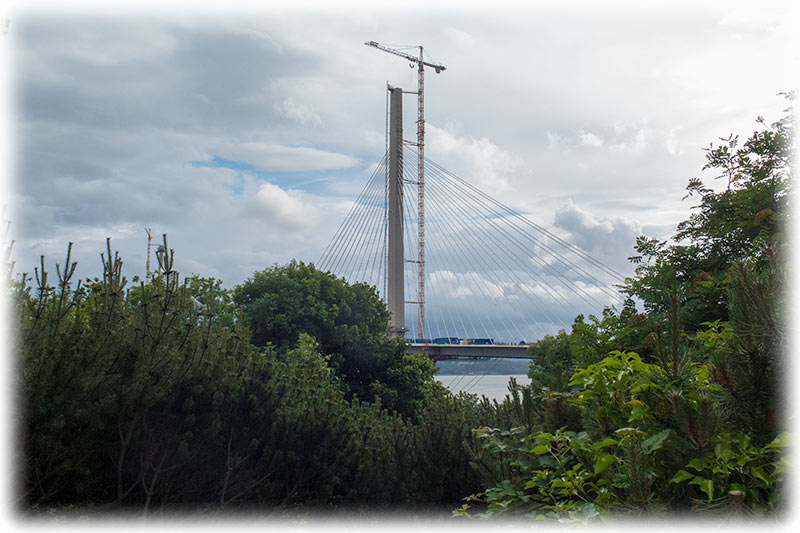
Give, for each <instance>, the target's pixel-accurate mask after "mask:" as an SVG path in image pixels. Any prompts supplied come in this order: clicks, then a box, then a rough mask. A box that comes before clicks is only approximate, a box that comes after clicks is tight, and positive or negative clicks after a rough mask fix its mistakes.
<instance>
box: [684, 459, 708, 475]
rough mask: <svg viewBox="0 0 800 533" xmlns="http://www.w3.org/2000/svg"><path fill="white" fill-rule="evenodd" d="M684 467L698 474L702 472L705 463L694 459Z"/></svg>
mask: <svg viewBox="0 0 800 533" xmlns="http://www.w3.org/2000/svg"><path fill="white" fill-rule="evenodd" d="M686 466H688V467H689V468H694V469H695V470H697V471H698V472H700V471H701V470H703V469H704V468H705V467H706V463H705V461H703V460H702V459H698V458H696V457H695V458H694V459H692V460H691V461H689V464H688V465H686Z"/></svg>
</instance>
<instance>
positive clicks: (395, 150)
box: [386, 87, 406, 337]
mask: <svg viewBox="0 0 800 533" xmlns="http://www.w3.org/2000/svg"><path fill="white" fill-rule="evenodd" d="M387 90H388V91H389V94H390V98H389V198H388V204H389V205H388V208H389V221H388V222H389V250H388V254H387V255H388V257H387V258H386V261H387V263H388V265H387V271H388V272H387V273H388V279H387V287H386V305H387V306H388V308H389V313H391V318H389V335H390V336H391V337H405V334H406V327H405V288H404V285H403V279H404V273H405V258H404V250H403V89H401V88H400V87H387Z"/></svg>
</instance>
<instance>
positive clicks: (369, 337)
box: [233, 261, 435, 416]
mask: <svg viewBox="0 0 800 533" xmlns="http://www.w3.org/2000/svg"><path fill="white" fill-rule="evenodd" d="M233 299H234V302H235V303H236V304H237V305H238V306H239V307H240V308H241V310H242V312H243V314H244V316H245V317H246V320H247V323H248V325H249V327H250V329H251V331H252V338H251V340H252V342H253V344H255V345H257V346H265V345H267V344H271V345H273V346H276V347H277V348H278V349H279V352H282V351H285V350H286V349H287V348H288V347H291V346H293V345H294V343H296V342H297V340H298V338H299V337H300V335H301V334H308V335H310V336H312V337H313V338H314V339H315V340H316V341H317V342H318V343H319V346H320V350H321V351H322V353H324V354H326V355H329V356H330V365H331V366H332V367H333V368H334V369H335V371H336V373H337V374H338V375H339V376H340V377H341V379H342V383H343V385H344V386H345V391H346V395H347V397H348V398H353V397H358V398H360V399H362V400H365V401H373V400H375V399H376V398H380V402H381V405H382V406H384V407H386V408H388V409H390V410H393V411H396V412H398V413H402V414H403V415H405V416H413V414H414V412H415V410H416V408H417V407H418V406H419V404H420V402H421V401H422V399H423V397H424V396H425V393H426V390H427V389H429V388H430V386H431V383H432V378H433V374H434V372H435V369H434V367H433V365H432V364H431V363H430V361H429V360H428V359H427V358H424V357H419V356H416V357H414V356H410V355H407V354H406V351H405V345H404V344H403V342H402V340H398V339H391V338H389V337H388V334H387V331H388V325H389V313H388V311H387V310H386V306H385V305H384V303H383V301H381V299H380V297H379V296H378V294H377V293H376V292H375V289H374V288H373V287H370V286H368V285H366V284H363V283H356V284H353V285H351V284H348V283H347V282H346V281H345V280H343V279H340V278H337V277H336V276H334V275H332V274H330V273H328V272H322V271H320V270H317V269H316V268H315V267H314V265H313V264H308V265H306V264H305V263H302V262H299V263H298V262H296V261H292V262H291V263H289V264H287V265H285V266H277V265H276V266H273V267H271V268H268V269H265V270H262V271H260V272H256V273H255V274H254V275H253V277H251V278H250V279H248V280H247V281H245V282H244V283H242V284H241V285H239V286H237V287H236V288H235V289H234V296H233Z"/></svg>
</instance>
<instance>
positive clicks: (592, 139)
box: [578, 130, 603, 148]
mask: <svg viewBox="0 0 800 533" xmlns="http://www.w3.org/2000/svg"><path fill="white" fill-rule="evenodd" d="M578 138H579V139H580V141H581V144H582V145H583V146H591V147H593V148H600V147H601V146H603V138H602V137H600V136H599V135H595V134H594V133H590V132H588V131H583V130H581V132H580V133H579V134H578Z"/></svg>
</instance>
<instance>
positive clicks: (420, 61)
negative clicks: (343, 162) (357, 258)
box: [364, 41, 445, 338]
mask: <svg viewBox="0 0 800 533" xmlns="http://www.w3.org/2000/svg"><path fill="white" fill-rule="evenodd" d="M364 44H365V45H367V46H372V47H373V48H377V49H378V50H382V51H384V52H387V53H389V54H394V55H396V56H399V57H402V58H404V59H407V60H408V61H409V63H410V66H411V67H412V68H413V67H414V65H415V64H416V65H417V143H416V146H417V156H418V161H417V191H418V195H417V197H418V216H417V261H415V262H416V263H417V268H418V270H417V277H418V286H417V302H416V303H417V304H418V307H417V309H418V313H417V321H418V322H417V327H418V336H419V338H425V92H424V87H425V67H431V68H433V69H434V71H436V73H437V74H439V73H441V72H442V71H443V70H445V67H444V65H437V64H435V63H430V62H428V61H425V59H424V57H423V48H422V46H420V47H419V57H418V58H417V57H414V56H412V55H410V54H407V53H405V52H403V51H401V50H397V49H395V48H390V47H388V46H386V45H383V44H380V43H377V42H375V41H367V42H365V43H364Z"/></svg>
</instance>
